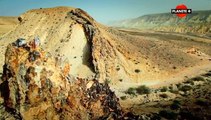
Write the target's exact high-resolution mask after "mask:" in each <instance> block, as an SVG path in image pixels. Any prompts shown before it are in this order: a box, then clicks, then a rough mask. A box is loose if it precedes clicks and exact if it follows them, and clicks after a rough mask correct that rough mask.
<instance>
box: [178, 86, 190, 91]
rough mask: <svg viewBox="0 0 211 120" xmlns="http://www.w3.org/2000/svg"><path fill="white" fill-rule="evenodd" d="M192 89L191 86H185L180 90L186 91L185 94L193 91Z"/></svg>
mask: <svg viewBox="0 0 211 120" xmlns="http://www.w3.org/2000/svg"><path fill="white" fill-rule="evenodd" d="M191 89H192V87H191V86H189V85H184V86H182V87H181V88H180V90H181V91H184V92H186V91H189V90H191Z"/></svg>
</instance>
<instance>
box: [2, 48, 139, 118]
mask: <svg viewBox="0 0 211 120" xmlns="http://www.w3.org/2000/svg"><path fill="white" fill-rule="evenodd" d="M35 53H36V54H38V53H39V56H38V57H33V56H34V55H33V54H35ZM31 57H33V60H31V59H32V58H31ZM67 65H68V64H67ZM3 69H4V71H3V75H2V82H1V84H0V91H1V97H0V107H1V110H0V114H1V116H0V119H27V120H33V119H48V120H52V119H55V120H57V119H67V120H80V119H81V120H87V119H127V118H129V117H127V116H126V115H124V113H123V111H122V109H121V107H120V105H119V102H118V98H117V97H116V95H115V93H114V92H112V91H111V90H110V88H109V86H108V84H106V83H99V82H98V81H97V80H87V79H80V78H73V77H72V76H71V75H69V74H66V72H64V71H66V70H67V69H68V67H67V66H64V67H63V68H62V67H61V66H58V65H57V64H56V59H54V58H51V57H49V55H48V54H47V53H45V52H44V51H43V50H42V49H39V48H36V49H34V48H32V47H31V46H29V45H25V46H22V47H17V46H14V45H13V44H10V45H9V46H8V47H7V51H6V54H5V64H4V68H3ZM132 117H136V116H132ZM136 118H138V117H136Z"/></svg>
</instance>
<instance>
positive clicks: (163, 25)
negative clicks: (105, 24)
mask: <svg viewBox="0 0 211 120" xmlns="http://www.w3.org/2000/svg"><path fill="white" fill-rule="evenodd" d="M111 25H113V26H115V27H123V28H136V29H151V30H156V31H166V32H179V33H184V32H185V33H198V34H208V35H210V33H211V29H210V28H211V26H210V25H211V11H210V10H208V11H193V13H192V14H190V15H188V16H187V17H185V18H183V19H181V18H178V17H177V16H176V15H173V14H170V13H161V14H151V15H144V16H141V17H138V18H135V19H129V20H123V21H117V22H114V23H112V24H111Z"/></svg>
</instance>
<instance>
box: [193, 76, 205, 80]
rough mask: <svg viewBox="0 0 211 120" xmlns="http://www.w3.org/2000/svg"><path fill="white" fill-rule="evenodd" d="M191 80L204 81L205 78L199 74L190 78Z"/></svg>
mask: <svg viewBox="0 0 211 120" xmlns="http://www.w3.org/2000/svg"><path fill="white" fill-rule="evenodd" d="M192 80H193V81H205V79H204V78H203V77H201V76H198V77H194V78H192Z"/></svg>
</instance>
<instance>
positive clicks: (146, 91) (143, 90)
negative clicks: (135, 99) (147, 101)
mask: <svg viewBox="0 0 211 120" xmlns="http://www.w3.org/2000/svg"><path fill="white" fill-rule="evenodd" d="M136 92H137V93H138V94H139V95H142V94H149V93H150V92H151V91H150V88H148V87H147V86H145V85H141V86H139V87H138V88H136Z"/></svg>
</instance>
